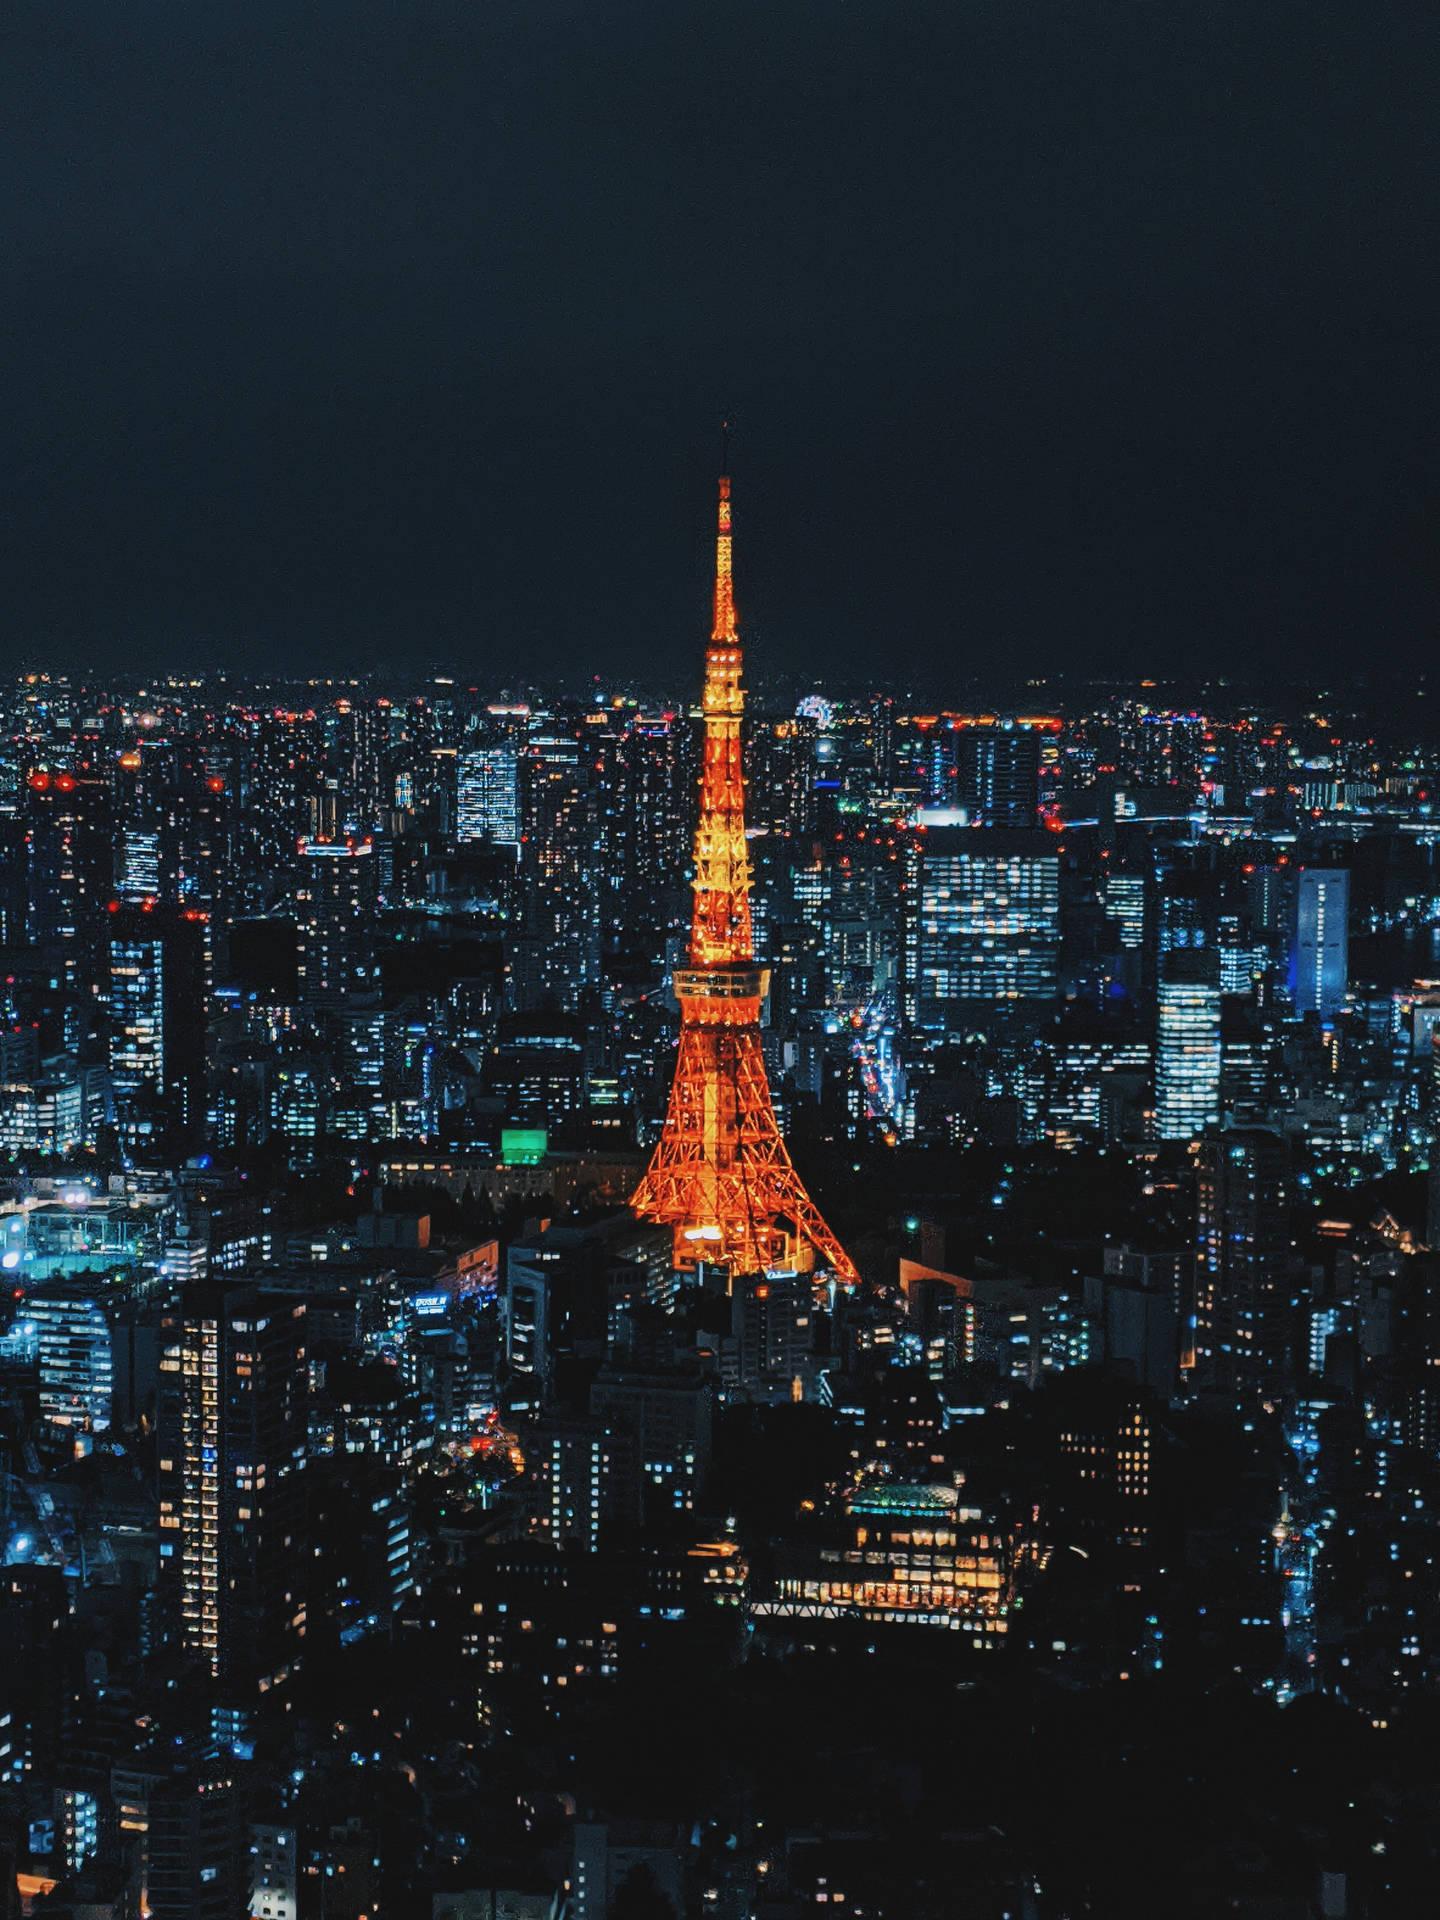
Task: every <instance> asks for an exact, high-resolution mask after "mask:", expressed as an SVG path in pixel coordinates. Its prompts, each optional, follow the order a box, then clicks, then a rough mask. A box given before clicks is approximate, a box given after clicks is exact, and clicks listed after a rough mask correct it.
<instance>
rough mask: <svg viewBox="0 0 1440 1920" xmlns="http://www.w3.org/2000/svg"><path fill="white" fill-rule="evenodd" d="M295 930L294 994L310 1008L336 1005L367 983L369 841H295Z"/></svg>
mask: <svg viewBox="0 0 1440 1920" xmlns="http://www.w3.org/2000/svg"><path fill="white" fill-rule="evenodd" d="M299 867H300V873H299V884H298V886H297V887H296V890H295V930H296V934H297V937H298V942H299V977H300V978H299V991H300V998H301V1000H302V1001H304V1002H306V1003H308V1004H309V1005H310V1006H312V1007H319V1008H325V1007H333V1006H337V1005H338V1004H339V1003H340V1002H341V1001H343V1000H344V999H345V998H347V996H348V995H350V994H352V993H354V992H356V991H359V990H361V989H363V988H364V987H365V986H367V985H368V984H369V970H368V967H367V964H366V957H365V945H366V938H367V934H368V925H367V923H368V920H369V917H370V915H371V914H372V912H373V910H374V907H375V902H376V897H377V881H376V873H375V869H376V861H375V847H374V842H373V841H372V840H369V839H364V840H356V839H346V840H312V839H305V840H302V841H301V842H300V855H299Z"/></svg>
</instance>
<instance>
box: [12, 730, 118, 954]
mask: <svg viewBox="0 0 1440 1920" xmlns="http://www.w3.org/2000/svg"><path fill="white" fill-rule="evenodd" d="M25 823H26V838H27V841H28V849H29V861H28V867H29V900H28V913H27V931H28V933H29V936H30V939H31V940H32V941H33V942H34V943H35V945H36V946H40V947H44V946H52V945H60V946H63V947H65V948H66V949H71V948H73V947H74V946H75V945H76V943H82V942H83V941H84V940H85V939H86V937H87V935H88V934H89V933H91V932H92V931H93V929H94V922H95V919H96V916H97V915H98V914H99V913H100V912H101V910H102V908H103V906H104V904H105V902H106V900H107V899H108V898H109V896H110V890H111V886H110V883H111V873H112V868H113V849H112V846H111V836H110V793H109V788H108V787H107V786H106V784H105V782H104V781H103V780H101V779H99V778H97V777H95V776H94V775H92V774H89V773H86V772H83V771H81V772H78V773H72V772H69V771H60V772H50V771H47V770H46V769H44V768H37V769H36V770H35V771H34V772H33V773H31V774H30V775H29V776H28V778H27V780H26V785H25ZM66 965H67V967H70V966H72V965H73V961H72V960H69V959H67V962H66Z"/></svg>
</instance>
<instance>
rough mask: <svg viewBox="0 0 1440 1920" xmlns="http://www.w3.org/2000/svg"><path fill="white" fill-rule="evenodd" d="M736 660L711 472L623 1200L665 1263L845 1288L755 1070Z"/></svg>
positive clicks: (761, 1066)
mask: <svg viewBox="0 0 1440 1920" xmlns="http://www.w3.org/2000/svg"><path fill="white" fill-rule="evenodd" d="M742 665H743V656H742V650H741V646H740V640H739V636H738V632H737V629H736V624H735V601H734V593H733V588H732V581H731V530H730V481H729V479H728V477H726V476H723V475H722V477H721V480H720V516H719V528H718V533H717V537H716V542H715V618H714V624H713V626H712V628H711V633H710V645H709V647H708V648H707V650H706V654H705V702H704V715H705V757H704V765H703V769H702V772H701V776H700V818H699V822H698V824H697V826H696V829H695V880H694V889H695V902H694V910H693V914H692V917H691V923H690V952H689V965H688V966H686V967H684V968H677V969H676V971H675V974H674V988H675V997H676V998H677V1000H678V1001H679V1002H680V1047H679V1052H678V1055H677V1058H676V1063H675V1081H674V1085H673V1086H672V1087H671V1090H670V1105H669V1109H668V1111H667V1113H666V1116H665V1127H664V1131H663V1132H662V1134H661V1136H660V1140H659V1142H658V1144H657V1146H656V1148H655V1152H654V1154H653V1156H652V1158H651V1161H650V1165H649V1167H648V1168H647V1169H646V1173H645V1177H644V1179H643V1180H642V1181H641V1182H640V1185H639V1186H638V1187H637V1188H636V1190H635V1193H634V1195H633V1197H632V1199H631V1202H630V1204H631V1206H632V1207H633V1208H634V1210H635V1212H636V1213H637V1214H639V1215H640V1217H641V1218H642V1219H645V1220H654V1221H657V1222H660V1223H663V1224H665V1225H667V1226H670V1227H672V1228H673V1229H674V1234H675V1265H676V1267H677V1268H681V1269H694V1268H695V1267H697V1266H699V1265H701V1264H702V1263H704V1264H705V1265H714V1266H717V1267H723V1268H724V1269H726V1271H727V1272H728V1273H729V1274H730V1276H731V1278H732V1279H733V1278H734V1277H735V1276H736V1275H738V1274H750V1273H775V1272H788V1273H807V1272H811V1271H815V1270H820V1271H824V1272H828V1273H830V1274H832V1275H833V1276H834V1277H835V1278H836V1279H837V1280H839V1281H841V1282H842V1283H844V1284H846V1285H853V1284H854V1283H855V1281H856V1279H857V1277H858V1276H857V1275H856V1272H855V1266H854V1263H853V1262H852V1261H851V1259H850V1257H849V1255H848V1254H847V1253H846V1252H845V1250H844V1248H843V1247H842V1246H841V1245H840V1243H839V1241H838V1240H837V1239H836V1238H835V1235H834V1234H833V1233H832V1232H831V1231H830V1229H829V1227H828V1226H827V1225H826V1224H825V1221H824V1220H823V1219H822V1218H821V1215H820V1210H819V1208H818V1207H817V1206H816V1205H815V1202H814V1201H813V1200H812V1199H811V1198H810V1196H809V1194H808V1193H807V1192H806V1191H805V1188H804V1186H803V1185H802V1183H801V1180H800V1176H799V1174H798V1173H796V1171H795V1168H794V1167H793V1165H792V1164H791V1161H790V1155H789V1152H788V1151H787V1149H786V1146H785V1142H784V1140H783V1139H782V1138H781V1134H780V1128H779V1126H778V1124H777V1123H776V1119H775V1108H774V1104H773V1102H772V1101H771V1098H770V1083H769V1081H768V1080H767V1078H766V1075H765V1059H764V1054H763V1051H762V1048H761V1041H760V1004H761V1002H762V1000H763V999H764V998H765V994H766V992H767V991H768V988H769V973H768V970H767V969H766V968H764V967H759V966H757V965H756V964H755V942H754V935H753V932H752V929H751V923H750V856H749V853H748V851H747V849H746V845H745V774H744V766H743V756H742V747H741V738H740V723H741V719H742V716H743V713H744V706H745V695H744V692H743V690H742V688H741V684H740V676H741V669H742Z"/></svg>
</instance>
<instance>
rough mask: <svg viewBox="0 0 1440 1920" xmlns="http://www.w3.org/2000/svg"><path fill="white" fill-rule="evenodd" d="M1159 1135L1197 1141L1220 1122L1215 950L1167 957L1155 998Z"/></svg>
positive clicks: (1199, 949) (1184, 950)
mask: <svg viewBox="0 0 1440 1920" xmlns="http://www.w3.org/2000/svg"><path fill="white" fill-rule="evenodd" d="M1157 1000H1158V1018H1157V1031H1156V1042H1155V1131H1156V1133H1157V1134H1158V1136H1159V1137H1160V1139H1162V1140H1193V1139H1194V1138H1195V1137H1196V1136H1197V1135H1199V1134H1201V1133H1203V1132H1204V1131H1205V1129H1206V1128H1207V1127H1213V1126H1216V1125H1217V1124H1218V1123H1219V1119H1220V1068H1221V1062H1222V1058H1223V1055H1222V1049H1221V1043H1220V962H1219V958H1218V956H1217V955H1216V953H1215V952H1214V950H1213V949H1212V948H1208V947H1192V948H1184V947H1181V948H1176V949H1174V950H1173V951H1172V952H1170V953H1168V954H1166V956H1165V962H1164V966H1163V967H1162V970H1161V975H1160V988H1159V993H1158V995H1157Z"/></svg>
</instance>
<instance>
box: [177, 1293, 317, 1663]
mask: <svg viewBox="0 0 1440 1920" xmlns="http://www.w3.org/2000/svg"><path fill="white" fill-rule="evenodd" d="M160 1351H161V1357H160V1392H159V1400H158V1407H157V1442H158V1450H159V1464H160V1474H159V1486H160V1577H161V1586H162V1590H163V1592H164V1593H165V1595H166V1598H167V1600H168V1610H169V1615H170V1621H171V1628H172V1632H173V1635H174V1638H175V1640H176V1641H177V1642H178V1644H179V1645H180V1646H181V1647H182V1648H184V1649H185V1650H186V1651H187V1652H188V1653H190V1654H191V1655H193V1656H194V1657H195V1659H196V1660H197V1661H198V1662H199V1664H200V1665H201V1667H202V1669H203V1670H204V1671H205V1672H206V1673H207V1674H208V1676H209V1678H210V1679H211V1681H212V1682H214V1683H215V1684H216V1685H217V1686H218V1687H219V1688H220V1689H221V1690H222V1691H223V1692H224V1693H225V1694H226V1695H227V1696H228V1697H236V1698H243V1697H245V1696H246V1695H250V1696H252V1697H253V1695H254V1694H255V1693H256V1692H257V1691H260V1692H266V1691H269V1689H270V1688H272V1687H274V1686H277V1685H279V1684H280V1683H281V1682H282V1681H283V1680H285V1679H286V1678H287V1677H288V1675H289V1674H290V1672H291V1671H292V1670H293V1668H294V1667H295V1665H296V1664H297V1663H298V1661H299V1658H300V1653H301V1647H302V1644H303V1641H304V1637H305V1600H306V1561H307V1555H306V1550H305V1549H306V1542H305V1531H304V1494H303V1473H304V1467H305V1447H306V1406H305V1396H306V1392H307V1388H308V1374H307V1369H306V1349H305V1308H304V1306H303V1304H302V1305H296V1304H295V1302H294V1301H293V1300H291V1299H286V1298H283V1297H281V1296H278V1295H270V1294H266V1293H263V1292H261V1291H260V1290H258V1289H257V1288H254V1287H249V1286H245V1285H243V1284H235V1285H228V1286H227V1285H225V1284H223V1283H215V1282H208V1281H201V1282H196V1283H193V1284H191V1285H189V1286H186V1287H184V1288H183V1289H182V1291H181V1296H180V1305H179V1306H178V1307H176V1308H171V1309H169V1310H167V1311H166V1312H165V1313H164V1314H163V1315H162V1316H161V1322H160Z"/></svg>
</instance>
